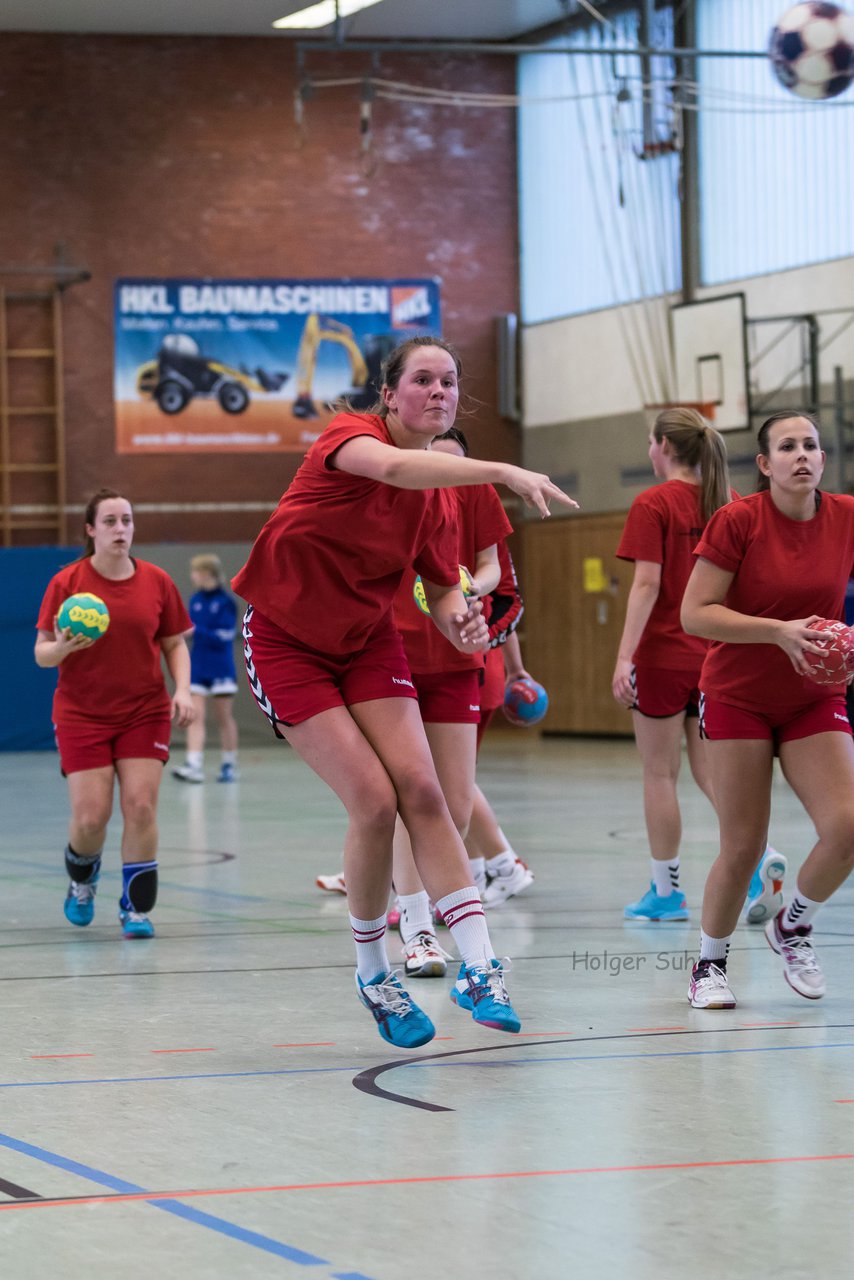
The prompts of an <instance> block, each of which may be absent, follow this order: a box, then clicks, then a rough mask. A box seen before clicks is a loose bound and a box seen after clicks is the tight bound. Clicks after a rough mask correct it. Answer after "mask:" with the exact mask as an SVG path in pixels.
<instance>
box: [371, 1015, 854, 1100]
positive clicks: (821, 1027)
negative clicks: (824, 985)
mask: <svg viewBox="0 0 854 1280" xmlns="http://www.w3.org/2000/svg"><path fill="white" fill-rule="evenodd" d="M758 1029H759V1030H761V1028H756V1027H743V1026H740V1025H735V1026H729V1027H726V1026H724V1027H706V1028H703V1029H701V1028H699V1027H696V1028H692V1029H691V1030H688V1031H655V1032H648V1033H644V1034H641V1035H631V1034H627V1033H626V1032H620V1033H615V1034H613V1035H605V1036H578V1037H573V1038H572V1039H570V1040H547V1041H545V1042H541V1043H540V1044H537V1045H532V1046H531V1047H532V1048H537V1049H542V1048H548V1046H549V1045H553V1044H590V1043H601V1042H603V1041H609V1040H646V1039H654V1040H663V1039H666V1038H667V1037H668V1036H702V1035H745V1034H747V1033H749V1032H751V1031H752V1032H755V1031H756V1030H758ZM766 1029H767V1030H773V1028H766ZM851 1029H852V1024H851V1023H839V1024H827V1023H816V1024H805V1025H802V1026H795V1027H790V1028H788V1030H790V1031H830V1030H834V1031H850V1030H851ZM513 1047H514V1046H513V1044H512V1042H511V1043H510V1044H494V1045H488V1046H484V1047H483V1048H481V1049H449V1050H448V1051H447V1052H445V1053H432V1054H431V1053H426V1054H421V1055H419V1056H418V1057H415V1058H401V1059H398V1060H397V1061H392V1062H385V1063H380V1064H379V1065H378V1066H376V1067H369V1068H368V1069H367V1070H366V1071H360V1072H359V1074H358V1075H357V1076H354V1078H353V1087H354V1088H355V1089H359V1090H360V1091H361V1092H362V1093H367V1094H369V1095H370V1096H371V1097H374V1098H380V1099H382V1100H384V1101H386V1102H397V1103H400V1104H401V1105H402V1106H407V1107H415V1108H416V1109H417V1110H419V1111H434V1112H442V1111H453V1110H454V1108H453V1107H442V1106H439V1105H438V1103H435V1102H422V1101H421V1100H420V1099H419V1098H410V1097H408V1096H407V1095H405V1094H402V1093H392V1092H391V1090H387V1089H383V1088H382V1086H381V1085H378V1084H377V1083H376V1082H377V1079H378V1078H379V1076H381V1075H384V1074H385V1073H386V1072H387V1071H393V1070H394V1069H395V1068H396V1067H411V1066H415V1065H419V1066H424V1065H425V1064H426V1065H429V1064H430V1063H436V1065H440V1064H439V1061H438V1060H439V1059H441V1058H463V1057H466V1056H467V1055H469V1054H474V1053H501V1052H505V1051H506V1050H508V1049H512V1048H513ZM851 1048H854V1044H851V1043H841V1044H818V1045H795V1044H793V1045H767V1046H756V1047H751V1048H745V1049H739V1048H734V1049H683V1050H669V1051H667V1052H664V1053H655V1052H651V1053H617V1054H609V1053H603V1054H576V1055H573V1056H567V1057H561V1058H539V1059H530V1058H529V1059H527V1060H525V1059H516V1060H515V1061H514V1060H513V1059H510V1060H509V1061H508V1062H507V1063H506V1065H507V1066H518V1065H520V1064H525V1063H526V1061H527V1062H541V1063H542V1062H611V1061H613V1062H617V1061H620V1060H624V1059H626V1058H649V1059H654V1058H690V1057H703V1056H706V1055H709V1056H712V1055H717V1054H730V1053H787V1052H803V1051H809V1050H815V1049H851ZM445 1065H447V1066H451V1065H454V1064H452V1063H446V1064H445ZM461 1065H462V1064H461Z"/></svg>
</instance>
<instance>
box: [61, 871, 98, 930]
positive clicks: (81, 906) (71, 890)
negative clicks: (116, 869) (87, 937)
mask: <svg viewBox="0 0 854 1280" xmlns="http://www.w3.org/2000/svg"><path fill="white" fill-rule="evenodd" d="M99 878H100V877H99V876H97V875H95V876H93V877H92V879H91V880H88V881H87V882H86V884H78V883H77V881H76V880H69V882H68V893H67V894H66V895H65V902H64V903H63V906H62V909H63V911H64V912H65V918H66V920H67V921H68V923H69V924H76V925H77V926H78V927H79V928H81V929H84V928H85V927H86V925H87V924H91V923H92V920H93V919H94V916H95V894H96V892H97V890H98V880H99Z"/></svg>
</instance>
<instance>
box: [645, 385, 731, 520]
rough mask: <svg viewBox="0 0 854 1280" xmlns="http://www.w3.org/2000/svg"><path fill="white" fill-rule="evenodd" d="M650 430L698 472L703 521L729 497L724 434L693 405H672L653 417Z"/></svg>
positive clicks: (678, 458) (729, 498) (684, 464)
mask: <svg viewBox="0 0 854 1280" xmlns="http://www.w3.org/2000/svg"><path fill="white" fill-rule="evenodd" d="M652 434H653V436H654V437H655V439H656V440H657V441H658V443H659V444H661V442H662V441H663V440H668V441H669V442H670V447H671V449H672V450H673V456H674V458H675V459H676V461H677V462H679V463H681V464H682V466H683V467H691V468H692V469H695V468H696V469H698V470H699V472H700V511H701V512H702V516H703V523H704V524H705V523H706V522H707V521H708V520H710V519H711V517H712V516H713V515H714V514H715V512H716V511H717V509H718V507H723V506H725V505H726V504H727V503H728V502H729V501H730V500H731V498H732V489H731V487H730V481H729V464H728V463H727V454H726V445H725V444H724V438H723V436H722V435H721V433H720V432H719V431H715V428H714V427H713V426H712V425H711V423H709V422H707V421H706V419H705V418H704V417H703V415H702V414H701V413H698V411H697V410H696V409H688V408H685V407H683V406H682V405H674V406H673V408H672V409H664V410H663V411H662V412H661V413H660V414H659V415H658V417H657V418H656V420H655V426H654V427H653V429H652Z"/></svg>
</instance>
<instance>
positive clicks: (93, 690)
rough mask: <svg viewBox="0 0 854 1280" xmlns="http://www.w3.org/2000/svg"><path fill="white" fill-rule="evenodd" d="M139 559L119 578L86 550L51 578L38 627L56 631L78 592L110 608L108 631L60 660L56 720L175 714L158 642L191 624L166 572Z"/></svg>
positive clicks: (117, 721)
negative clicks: (133, 568) (63, 611)
mask: <svg viewBox="0 0 854 1280" xmlns="http://www.w3.org/2000/svg"><path fill="white" fill-rule="evenodd" d="M133 563H134V565H135V566H136V573H135V574H134V575H133V577H132V578H124V579H122V581H121V582H115V581H113V579H112V578H104V577H103V576H102V575H101V574H100V573H98V571H97V569H95V568H94V567H93V565H92V560H91V558H90V557H87V558H86V559H85V560H77V561H75V563H74V564H69V565H66V567H65V568H64V569H60V571H59V573H57V574H55V575H54V576H53V577H52V578H51V580H50V582H49V583H48V586H47V590H46V591H45V593H44V599H43V600H42V604H41V609H40V611H39V620H38V624H37V625H38V629H39V631H47V632H49V633H50V635H53V623H54V618H55V617H56V615H57V614H58V613H59V608H60V605H61V604H62V602H63V601H64V600H66V599H67V598H68V596H71V595H75V594H76V593H77V592H78V591H89V592H91V593H92V594H93V595H96V596H100V597H101V599H102V600H103V601H104V603H105V605H106V606H107V608H108V610H109V612H110V625H109V627H108V628H107V630H106V631H105V633H104V635H103V636H101V638H100V639H99V640H96V641H95V643H94V644H93V645H91V646H90V647H89V648H88V649H81V650H80V651H79V652H78V653H71V654H69V655H68V657H67V658H66V659H65V660H64V662H61V663H60V664H59V668H58V675H59V679H58V681H57V685H56V692H55V694H54V697H53V720H54V724H58V725H70V724H91V723H95V724H103V725H122V724H127V723H129V722H131V721H133V720H139V719H143V718H144V719H148V718H149V717H150V718H151V719H157V718H162V717H163V716H164V715H165V716H166V717H167V719H168V717H169V707H170V697H169V693H168V691H167V689H166V683H165V680H164V678H163V668H162V666H161V664H160V655H161V650H160V643H159V642H160V641H161V640H163V639H165V638H166V637H168V636H177V635H181V634H182V633H183V632H185V631H192V629H193V624H192V622H191V621H190V617H189V614H188V613H187V610H186V609H185V608H184V602H183V601H182V599H181V596H180V594H179V592H178V588H177V587H176V586H175V583H174V582H173V581H172V579H171V578H170V577H169V575H168V573H165V572H164V570H163V569H158V567H157V565H154V564H149V563H148V562H147V561H146V560H136V559H135V560H134V562H133Z"/></svg>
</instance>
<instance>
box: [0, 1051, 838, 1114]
mask: <svg viewBox="0 0 854 1280" xmlns="http://www.w3.org/2000/svg"><path fill="white" fill-rule="evenodd" d="M820 1049H854V1041H841V1042H840V1043H839V1044H775V1045H761V1046H760V1045H757V1046H754V1047H753V1048H743V1049H672V1050H666V1051H663V1052H661V1053H577V1054H569V1055H566V1056H563V1055H562V1056H560V1057H553V1058H501V1059H500V1060H499V1061H495V1060H493V1059H489V1060H488V1061H487V1060H484V1061H482V1062H478V1061H476V1060H473V1059H471V1058H466V1059H464V1060H463V1059H459V1060H457V1061H444V1062H440V1061H431V1060H430V1059H429V1058H426V1059H421V1060H419V1061H418V1062H402V1063H401V1064H400V1066H399V1067H398V1070H399V1071H418V1070H423V1069H424V1068H425V1067H429V1068H432V1069H435V1068H436V1067H489V1068H490V1069H491V1070H497V1069H499V1068H501V1067H528V1066H539V1065H540V1064H542V1063H547V1062H619V1061H624V1060H626V1059H633V1058H634V1059H639V1060H641V1061H643V1060H644V1059H650V1060H651V1059H654V1058H707V1057H715V1056H719V1055H722V1054H728V1053H810V1052H815V1051H816V1050H820ZM462 1052H466V1050H463V1051H462ZM391 1065H392V1066H393V1065H394V1064H393V1063H392V1064H391ZM363 1070H364V1068H363V1067H357V1066H349V1067H282V1068H280V1069H279V1070H276V1071H204V1072H195V1073H187V1074H185V1075H170V1076H103V1077H95V1078H86V1079H82V1080H0V1089H55V1088H57V1087H59V1086H66V1085H88V1084H159V1083H169V1082H170V1081H176V1080H202V1081H203V1080H244V1079H253V1080H254V1079H260V1078H263V1077H265V1076H313V1075H334V1074H335V1073H336V1072H337V1073H340V1072H346V1071H356V1072H359V1071H363ZM1 1137H2V1135H0V1138H1Z"/></svg>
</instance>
